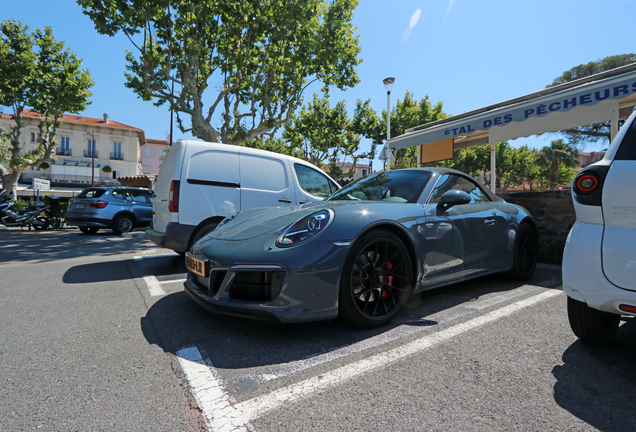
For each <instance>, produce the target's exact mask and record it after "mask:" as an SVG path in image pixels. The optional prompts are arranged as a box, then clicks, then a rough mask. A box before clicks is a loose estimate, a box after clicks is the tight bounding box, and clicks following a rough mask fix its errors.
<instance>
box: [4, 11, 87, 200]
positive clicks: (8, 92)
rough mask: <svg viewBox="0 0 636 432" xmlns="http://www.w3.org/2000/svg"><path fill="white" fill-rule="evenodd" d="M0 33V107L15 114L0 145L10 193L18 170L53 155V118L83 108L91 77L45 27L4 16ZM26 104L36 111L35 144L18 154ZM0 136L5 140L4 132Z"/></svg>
mask: <svg viewBox="0 0 636 432" xmlns="http://www.w3.org/2000/svg"><path fill="white" fill-rule="evenodd" d="M0 37H1V39H0V77H2V78H1V79H0V106H5V107H9V108H11V110H12V111H13V117H14V119H15V125H14V126H13V127H11V128H10V131H9V145H8V146H7V145H6V144H3V145H0V176H1V177H2V182H3V185H5V187H7V188H8V189H10V193H12V194H13V195H15V187H16V185H17V180H18V177H19V176H20V173H21V172H22V171H24V170H25V169H26V168H28V167H32V166H33V167H37V166H40V165H41V164H42V163H43V162H48V163H51V162H53V161H54V160H55V156H54V154H53V149H54V148H55V146H56V145H57V142H56V140H55V135H56V130H57V127H58V126H59V121H58V120H59V118H60V117H61V116H62V114H63V113H64V112H72V113H78V112H80V111H83V110H84V109H85V108H86V106H87V105H88V104H89V103H90V101H89V100H88V98H89V97H90V96H91V92H90V91H89V90H88V89H89V88H90V87H91V86H92V85H93V80H92V78H91V77H90V74H89V72H88V71H86V70H82V69H80V67H81V65H82V62H81V60H80V59H78V58H77V56H75V54H73V53H72V52H71V51H70V50H68V49H65V48H64V43H63V42H57V41H55V39H54V38H53V33H52V31H51V28H50V27H46V28H45V29H44V31H40V30H35V31H34V32H33V33H29V31H28V27H26V26H24V27H23V26H22V24H21V23H20V22H17V21H14V20H6V21H2V22H1V23H0ZM27 107H31V108H32V109H33V110H34V111H35V112H37V113H38V114H39V115H40V119H39V123H38V130H39V133H38V139H37V143H38V146H37V147H36V148H35V149H33V150H31V151H29V152H25V153H23V149H22V148H21V144H20V135H21V133H22V129H23V128H24V120H23V118H22V113H23V112H24V109H25V108H27ZM3 136H5V139H6V132H5V133H3ZM0 141H2V139H1V138H0Z"/></svg>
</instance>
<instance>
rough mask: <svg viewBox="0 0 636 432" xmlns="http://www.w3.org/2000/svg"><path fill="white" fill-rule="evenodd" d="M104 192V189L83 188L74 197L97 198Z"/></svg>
mask: <svg viewBox="0 0 636 432" xmlns="http://www.w3.org/2000/svg"><path fill="white" fill-rule="evenodd" d="M104 192H106V189H84V190H83V191H82V192H81V193H80V194H79V195H78V196H76V197H75V198H99V197H100V196H102V195H104Z"/></svg>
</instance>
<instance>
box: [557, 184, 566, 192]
mask: <svg viewBox="0 0 636 432" xmlns="http://www.w3.org/2000/svg"><path fill="white" fill-rule="evenodd" d="M563 189H565V186H563V185H558V186H557V190H558V191H559V192H563Z"/></svg>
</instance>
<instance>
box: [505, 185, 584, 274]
mask: <svg viewBox="0 0 636 432" xmlns="http://www.w3.org/2000/svg"><path fill="white" fill-rule="evenodd" d="M497 195H499V196H500V197H501V198H503V199H505V200H506V201H507V202H509V203H514V204H518V205H520V206H523V207H525V208H526V209H528V210H529V211H530V213H531V214H532V216H533V217H534V219H535V221H536V224H537V228H538V229H539V261H540V262H544V263H552V264H559V263H561V260H562V258H563V249H564V248H565V240H566V239H567V236H568V233H569V232H570V228H572V225H574V221H575V220H576V215H575V213H574V204H573V203H572V192H571V190H570V189H569V188H568V189H566V190H564V191H563V192H558V191H541V192H508V193H506V192H504V193H498V194H497Z"/></svg>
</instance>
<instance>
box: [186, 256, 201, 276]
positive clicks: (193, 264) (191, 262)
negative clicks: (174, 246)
mask: <svg viewBox="0 0 636 432" xmlns="http://www.w3.org/2000/svg"><path fill="white" fill-rule="evenodd" d="M186 268H187V269H188V270H190V271H191V272H192V273H196V274H198V275H200V276H203V277H206V274H205V261H203V260H200V259H197V258H195V257H193V256H190V254H188V253H186Z"/></svg>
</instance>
